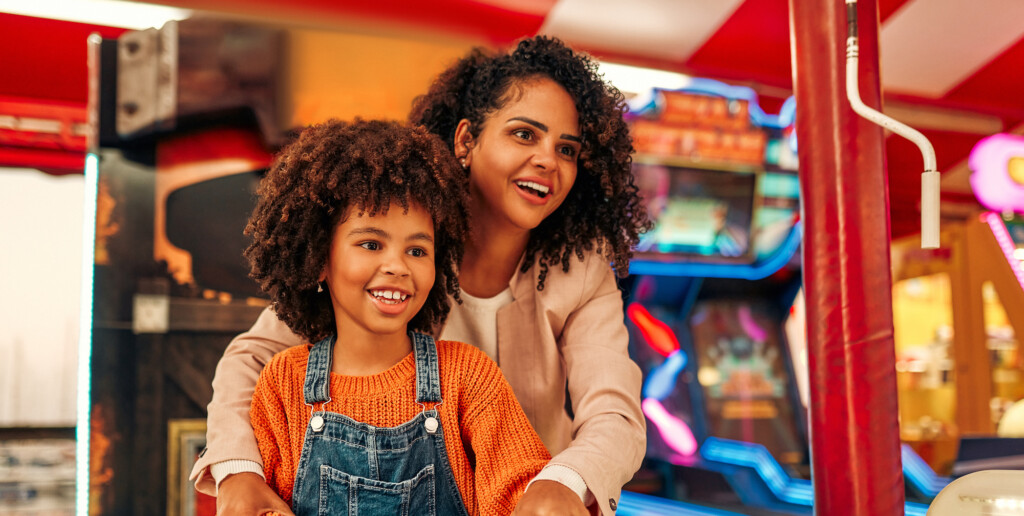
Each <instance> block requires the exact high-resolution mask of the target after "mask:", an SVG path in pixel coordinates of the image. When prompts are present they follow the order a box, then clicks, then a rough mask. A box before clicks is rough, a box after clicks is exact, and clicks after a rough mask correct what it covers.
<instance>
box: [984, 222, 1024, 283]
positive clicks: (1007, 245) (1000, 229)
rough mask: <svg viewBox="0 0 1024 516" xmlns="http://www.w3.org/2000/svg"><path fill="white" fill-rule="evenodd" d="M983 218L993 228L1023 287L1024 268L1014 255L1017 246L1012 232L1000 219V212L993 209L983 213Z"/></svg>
mask: <svg viewBox="0 0 1024 516" xmlns="http://www.w3.org/2000/svg"><path fill="white" fill-rule="evenodd" d="M981 220H983V221H985V223H987V224H988V227H989V228H991V229H992V234H993V235H995V237H996V242H998V243H999V248H1000V249H1002V251H1003V256H1005V257H1006V262H1007V263H1009V264H1010V269H1011V270H1012V271H1013V275H1014V276H1016V277H1017V282H1019V283H1020V286H1021V288H1024V270H1021V268H1020V264H1021V261H1020V260H1018V259H1016V258H1014V257H1013V250H1014V249H1015V248H1016V246H1015V245H1014V244H1013V239H1012V238H1010V232H1009V231H1006V225H1005V224H1003V221H1002V220H1000V219H999V214H998V213H994V212H991V211H990V212H988V213H984V214H982V215H981Z"/></svg>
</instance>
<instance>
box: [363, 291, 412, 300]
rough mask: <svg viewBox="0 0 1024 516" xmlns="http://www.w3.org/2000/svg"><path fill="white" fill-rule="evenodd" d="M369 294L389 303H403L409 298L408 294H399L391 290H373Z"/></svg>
mask: <svg viewBox="0 0 1024 516" xmlns="http://www.w3.org/2000/svg"><path fill="white" fill-rule="evenodd" d="M371 293H372V294H373V296H374V297H376V298H379V299H381V300H385V299H387V300H389V301H392V300H393V301H405V298H406V297H409V296H408V294H400V293H398V292H394V291H391V290H374V291H372V292H371Z"/></svg>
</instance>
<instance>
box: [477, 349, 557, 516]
mask: <svg viewBox="0 0 1024 516" xmlns="http://www.w3.org/2000/svg"><path fill="white" fill-rule="evenodd" d="M472 351H473V352H474V353H473V355H474V356H476V357H477V360H475V361H473V362H472V363H470V364H469V365H468V366H467V367H466V368H465V369H464V374H465V375H466V376H465V378H466V383H465V385H464V387H463V388H462V389H461V392H460V396H461V397H462V403H461V405H463V407H464V412H463V417H462V423H461V425H462V429H461V433H462V438H463V445H466V446H468V447H469V448H470V449H471V450H472V453H473V455H474V456H475V459H476V467H475V470H474V489H475V490H476V499H477V503H478V504H479V509H480V510H479V513H480V514H511V513H512V510H513V509H515V506H516V503H517V502H518V501H519V499H520V497H522V495H523V491H524V490H525V489H526V486H527V484H529V482H530V480H531V479H532V478H533V477H534V476H536V475H537V473H539V472H540V470H541V469H543V468H544V465H545V464H547V462H548V459H550V458H551V455H550V454H549V453H548V451H547V448H545V447H544V443H543V442H542V441H541V440H540V436H538V435H537V432H536V431H534V429H533V426H531V425H530V421H529V420H528V419H527V418H526V414H525V413H523V409H522V407H521V406H519V402H518V401H517V400H516V397H515V394H514V393H513V392H512V387H511V386H510V385H509V384H508V381H507V380H505V377H504V376H503V375H502V374H501V370H500V369H498V365H497V364H495V363H494V361H492V360H491V359H489V358H487V356H486V355H484V354H483V352H480V351H478V350H476V349H473V350H472ZM570 494H571V493H570ZM573 496H575V495H573Z"/></svg>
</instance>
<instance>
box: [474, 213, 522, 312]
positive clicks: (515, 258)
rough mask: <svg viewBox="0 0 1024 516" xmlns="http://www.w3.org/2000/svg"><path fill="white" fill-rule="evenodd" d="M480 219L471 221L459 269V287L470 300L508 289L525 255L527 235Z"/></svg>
mask: <svg viewBox="0 0 1024 516" xmlns="http://www.w3.org/2000/svg"><path fill="white" fill-rule="evenodd" d="M483 218H484V217H474V218H473V219H471V220H472V222H471V223H470V225H471V228H470V229H471V231H470V235H469V239H467V241H466V252H465V254H464V255H463V258H462V264H461V265H460V267H459V285H460V287H461V288H462V290H464V291H465V292H466V293H467V294H469V295H471V296H474V297H480V298H489V297H494V296H496V295H498V294H499V293H501V291H503V290H505V289H506V288H508V282H509V281H510V280H511V279H512V276H513V275H515V273H516V267H517V266H518V265H519V261H520V259H521V258H522V257H523V253H525V252H526V244H528V243H529V241H530V232H529V231H523V230H520V229H517V228H511V227H502V226H503V225H501V224H489V223H487V221H484V220H481V219H483Z"/></svg>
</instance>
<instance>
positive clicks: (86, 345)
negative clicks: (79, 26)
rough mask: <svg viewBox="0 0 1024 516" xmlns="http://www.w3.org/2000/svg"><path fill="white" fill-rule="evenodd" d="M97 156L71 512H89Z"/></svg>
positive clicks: (90, 190) (85, 228) (85, 240)
mask: <svg viewBox="0 0 1024 516" xmlns="http://www.w3.org/2000/svg"><path fill="white" fill-rule="evenodd" d="M99 173H100V170H99V158H98V157H97V156H96V155H95V154H86V156H85V202H84V203H83V204H84V206H83V207H82V291H81V299H80V301H79V305H80V306H79V309H78V314H79V319H78V398H77V421H76V423H75V514H77V515H78V516H88V515H89V431H90V427H89V403H90V389H91V385H92V371H91V364H92V316H93V313H92V312H93V306H92V298H93V269H94V265H95V264H94V261H95V250H96V197H97V195H98V194H99Z"/></svg>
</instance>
